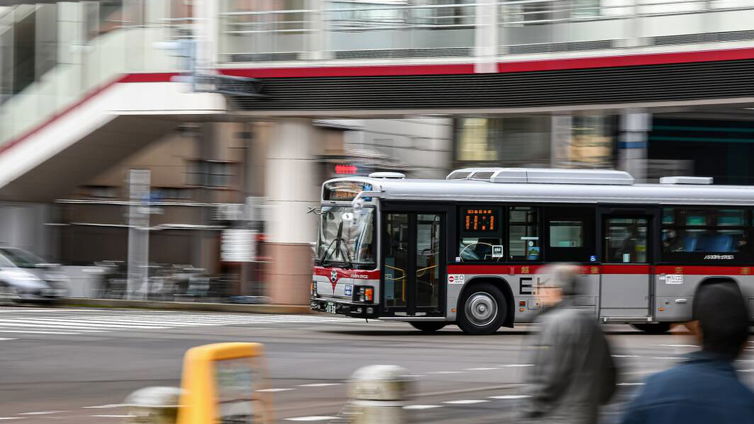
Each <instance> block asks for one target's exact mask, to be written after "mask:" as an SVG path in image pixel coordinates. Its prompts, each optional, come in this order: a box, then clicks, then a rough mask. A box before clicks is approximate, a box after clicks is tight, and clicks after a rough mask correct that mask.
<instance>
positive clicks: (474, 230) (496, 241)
mask: <svg viewBox="0 0 754 424" xmlns="http://www.w3.org/2000/svg"><path fill="white" fill-rule="evenodd" d="M460 211H461V214H460V215H461V222H460V240H459V243H458V257H459V258H460V259H461V261H462V262H500V261H502V260H503V259H504V258H505V253H504V250H505V246H504V245H503V237H502V235H503V232H502V229H503V226H502V224H503V222H502V218H503V216H502V209H501V208H498V207H490V206H486V205H484V206H472V207H462V208H461V209H460Z"/></svg>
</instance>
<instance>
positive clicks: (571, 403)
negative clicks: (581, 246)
mask: <svg viewBox="0 0 754 424" xmlns="http://www.w3.org/2000/svg"><path fill="white" fill-rule="evenodd" d="M580 271H581V269H580V267H579V266H576V265H565V264H558V265H550V266H547V267H544V268H543V269H542V271H541V272H540V274H539V275H538V278H537V285H536V295H537V300H538V301H539V302H540V305H541V306H542V307H543V308H544V311H543V313H542V314H541V315H540V317H539V319H538V323H539V326H540V329H539V332H538V334H536V335H535V336H534V339H533V344H534V348H535V351H534V353H533V366H532V367H531V368H529V370H530V372H529V374H528V376H527V379H526V394H527V395H528V397H527V398H526V400H525V401H524V404H523V406H522V411H521V412H522V415H523V417H522V418H524V420H525V421H526V420H528V422H532V423H534V422H536V423H564V424H570V423H573V424H582V423H584V424H590V423H596V422H597V420H598V417H599V408H600V405H603V404H605V403H607V401H608V400H609V399H610V398H611V397H612V395H613V393H614V391H615V385H616V374H617V372H616V369H615V364H614V362H613V358H612V356H611V355H610V347H609V345H608V342H607V339H606V337H605V335H604V333H603V332H602V329H601V328H600V325H599V323H598V322H597V320H596V317H595V316H594V314H593V313H592V312H590V311H588V310H585V309H581V308H578V307H577V305H576V304H575V302H574V296H576V295H578V294H580V293H581V290H582V282H581V272H580Z"/></svg>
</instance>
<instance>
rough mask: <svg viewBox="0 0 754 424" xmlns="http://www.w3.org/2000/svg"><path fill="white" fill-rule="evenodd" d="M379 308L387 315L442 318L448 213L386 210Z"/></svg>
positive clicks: (384, 214)
mask: <svg viewBox="0 0 754 424" xmlns="http://www.w3.org/2000/svg"><path fill="white" fill-rule="evenodd" d="M382 216H383V220H384V221H383V225H382V228H383V238H382V241H383V242H382V250H383V255H382V258H383V260H382V275H383V281H382V284H383V285H382V290H380V293H382V299H381V300H382V302H381V303H382V305H383V308H384V312H385V314H386V315H388V316H389V315H395V316H417V317H420V316H444V315H445V314H444V310H445V305H444V301H445V284H444V283H445V279H446V274H445V273H446V269H445V268H446V254H445V248H446V246H445V244H446V243H445V240H446V234H445V228H446V223H447V211H444V210H443V211H437V210H427V211H426V212H413V211H412V212H404V211H385V210H384V209H383V214H382Z"/></svg>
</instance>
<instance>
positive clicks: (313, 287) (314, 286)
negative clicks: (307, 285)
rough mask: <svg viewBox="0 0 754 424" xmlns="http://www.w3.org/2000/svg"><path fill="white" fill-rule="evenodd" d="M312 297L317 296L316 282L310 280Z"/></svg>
mask: <svg viewBox="0 0 754 424" xmlns="http://www.w3.org/2000/svg"><path fill="white" fill-rule="evenodd" d="M311 293H312V297H318V296H317V282H316V281H312V288H311Z"/></svg>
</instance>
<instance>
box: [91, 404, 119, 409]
mask: <svg viewBox="0 0 754 424" xmlns="http://www.w3.org/2000/svg"><path fill="white" fill-rule="evenodd" d="M121 406H126V405H125V404H123V403H108V404H106V405H94V406H82V408H84V409H107V408H120V407H121Z"/></svg>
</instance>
